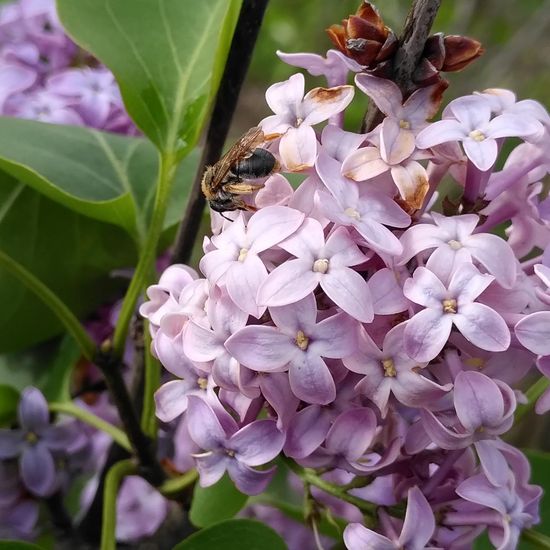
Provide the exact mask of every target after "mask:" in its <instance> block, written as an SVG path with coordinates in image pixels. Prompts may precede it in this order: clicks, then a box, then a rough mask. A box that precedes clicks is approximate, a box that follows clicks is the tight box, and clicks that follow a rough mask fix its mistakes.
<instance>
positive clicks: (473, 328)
mask: <svg viewBox="0 0 550 550" xmlns="http://www.w3.org/2000/svg"><path fill="white" fill-rule="evenodd" d="M452 320H453V323H454V324H455V326H456V328H458V330H459V331H460V332H461V333H462V335H463V336H464V337H465V338H466V339H467V340H469V341H470V342H472V344H474V345H476V346H477V347H478V348H481V349H485V350H487V351H505V350H507V349H508V347H509V346H510V331H509V329H508V326H507V325H506V322H505V321H504V319H503V318H502V317H501V316H500V315H499V314H498V313H497V312H496V311H495V310H494V309H491V308H490V307H489V306H486V305H485V304H479V303H477V302H474V303H471V304H466V305H463V306H462V305H461V306H460V307H459V309H458V313H457V314H455V315H453V318H452Z"/></svg>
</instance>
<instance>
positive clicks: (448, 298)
mask: <svg viewBox="0 0 550 550" xmlns="http://www.w3.org/2000/svg"><path fill="white" fill-rule="evenodd" d="M493 279H494V277H492V276H491V275H482V274H481V273H480V272H479V271H478V269H477V268H476V267H475V266H474V265H472V264H471V263H462V264H460V265H459V266H458V267H457V268H456V270H455V272H454V273H453V275H452V276H451V280H450V282H449V286H448V287H447V288H446V287H445V285H444V284H443V283H442V282H441V281H440V280H439V279H438V278H437V277H436V276H435V275H434V273H432V272H431V271H430V270H429V269H427V268H425V267H418V268H417V269H416V270H415V272H414V274H413V276H412V278H410V279H407V280H406V281H405V285H404V287H403V292H404V293H405V296H406V297H407V298H408V299H409V300H411V301H412V302H415V303H417V304H420V305H422V306H424V308H425V309H423V310H422V311H420V312H418V313H417V314H416V315H414V316H413V317H412V318H411V319H410V320H409V321H408V322H407V326H406V327H405V331H404V340H405V351H406V352H407V354H408V355H409V356H410V357H412V358H413V359H416V360H417V361H431V360H432V359H434V358H435V357H436V356H437V354H438V353H439V352H440V351H441V350H442V349H443V346H444V345H445V344H446V342H447V340H448V338H449V335H450V334H451V329H452V327H453V325H455V326H456V328H457V329H458V330H459V331H460V332H461V333H462V334H463V336H464V337H465V338H466V339H467V340H469V341H470V342H472V343H473V344H475V345H476V346H478V347H479V348H481V349H484V350H487V351H504V350H506V349H508V346H509V345H510V331H509V330H508V327H507V326H506V322H505V321H504V319H503V318H502V317H501V316H500V315H499V314H498V313H497V312H496V311H495V310H494V309H491V308H490V307H489V306H486V305H485V304H480V303H477V302H474V300H475V299H476V298H477V297H478V296H479V295H480V294H481V293H482V292H483V291H484V290H485V289H486V288H487V287H488V286H489V285H490V284H491V282H492V281H493Z"/></svg>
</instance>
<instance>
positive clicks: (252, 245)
mask: <svg viewBox="0 0 550 550" xmlns="http://www.w3.org/2000/svg"><path fill="white" fill-rule="evenodd" d="M304 217H305V216H304V214H303V213H302V212H299V211H298V210H295V209H294V208H289V207H288V206H267V207H266V208H262V209H261V210H259V211H258V212H256V213H255V214H254V215H253V216H252V217H251V218H250V220H249V222H248V226H247V229H246V234H247V239H248V240H249V249H250V251H251V252H254V253H256V254H258V253H260V252H262V251H264V250H267V249H268V248H271V247H273V246H274V245H276V244H278V243H280V242H281V241H282V240H284V239H286V238H287V237H288V236H290V235H291V234H292V233H294V231H296V230H297V229H298V228H299V227H300V225H302V222H303V221H304Z"/></svg>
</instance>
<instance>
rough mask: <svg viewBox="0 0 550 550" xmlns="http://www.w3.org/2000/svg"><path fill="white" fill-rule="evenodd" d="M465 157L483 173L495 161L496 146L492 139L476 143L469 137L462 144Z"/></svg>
mask: <svg viewBox="0 0 550 550" xmlns="http://www.w3.org/2000/svg"><path fill="white" fill-rule="evenodd" d="M462 146H463V147H464V152H465V153H466V156H467V157H468V158H469V159H470V160H471V161H472V162H473V163H474V164H475V165H476V167H477V168H479V170H481V171H482V172H485V171H487V170H489V168H491V166H493V164H494V163H495V161H496V159H497V154H498V146H497V142H496V141H495V140H494V139H489V138H488V139H484V140H482V141H476V140H475V139H472V138H470V137H468V138H466V139H464V141H463V142H462Z"/></svg>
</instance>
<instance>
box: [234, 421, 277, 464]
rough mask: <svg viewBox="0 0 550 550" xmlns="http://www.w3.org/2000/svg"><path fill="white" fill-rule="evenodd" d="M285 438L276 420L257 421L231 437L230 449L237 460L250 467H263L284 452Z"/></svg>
mask: <svg viewBox="0 0 550 550" xmlns="http://www.w3.org/2000/svg"><path fill="white" fill-rule="evenodd" d="M284 442H285V436H284V434H283V433H282V432H280V431H279V430H278V429H277V423H276V422H275V421H274V420H267V419H266V420H255V421H254V422H251V423H250V424H247V425H246V426H244V428H241V429H240V430H239V431H238V432H236V433H235V434H233V435H232V436H231V439H230V440H229V441H228V444H227V446H228V448H229V449H233V450H234V451H235V458H236V459H237V460H238V461H239V462H242V463H243V464H246V465H248V466H261V465H262V464H266V463H267V462H269V461H270V460H273V459H274V458H275V457H276V456H277V455H278V454H279V453H280V452H281V450H282V448H283V444H284Z"/></svg>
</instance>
